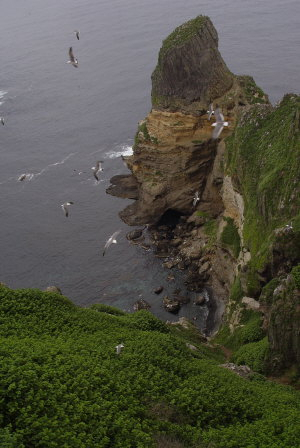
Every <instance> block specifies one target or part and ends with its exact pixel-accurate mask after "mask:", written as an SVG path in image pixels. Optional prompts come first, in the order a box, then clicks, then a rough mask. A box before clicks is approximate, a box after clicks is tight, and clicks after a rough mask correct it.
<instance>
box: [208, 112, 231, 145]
mask: <svg viewBox="0 0 300 448" xmlns="http://www.w3.org/2000/svg"><path fill="white" fill-rule="evenodd" d="M215 117H216V122H215V123H213V124H212V126H214V127H215V129H214V130H213V133H212V139H214V140H216V139H217V138H218V137H219V135H220V134H221V132H222V130H223V128H224V126H228V125H229V122H228V121H224V115H223V114H222V112H221V109H220V108H219V107H217V108H216V110H215Z"/></svg>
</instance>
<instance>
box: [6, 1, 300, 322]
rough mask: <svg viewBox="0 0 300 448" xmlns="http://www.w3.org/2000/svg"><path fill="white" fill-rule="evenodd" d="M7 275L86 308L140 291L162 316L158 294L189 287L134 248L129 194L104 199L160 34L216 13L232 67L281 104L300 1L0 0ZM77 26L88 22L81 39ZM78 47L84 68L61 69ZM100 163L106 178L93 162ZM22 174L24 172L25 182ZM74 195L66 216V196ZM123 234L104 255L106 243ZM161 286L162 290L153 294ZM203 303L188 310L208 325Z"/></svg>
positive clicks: (295, 65)
mask: <svg viewBox="0 0 300 448" xmlns="http://www.w3.org/2000/svg"><path fill="white" fill-rule="evenodd" d="M1 5H2V6H1V16H0V24H1V26H0V56H1V66H0V117H3V118H4V121H5V125H4V126H2V125H1V123H0V225H1V233H0V236H1V240H0V281H1V282H4V283H6V284H7V285H8V286H10V287H12V288H31V287H34V288H41V289H44V288H46V287H47V286H49V285H57V286H59V287H60V288H61V290H62V292H63V294H64V295H66V296H67V297H69V298H70V299H71V300H72V301H73V302H74V303H76V304H78V305H80V306H89V305H91V304H93V303H106V304H109V305H112V306H116V307H118V308H121V309H123V310H128V311H132V310H133V304H134V302H135V301H136V300H138V299H139V298H143V299H145V300H147V301H148V302H149V303H150V304H151V306H152V308H151V309H152V311H153V312H154V314H156V315H157V316H158V317H160V318H162V319H164V320H166V319H168V320H173V319H177V318H178V316H173V315H171V314H170V313H167V312H166V311H165V310H164V309H163V307H162V296H163V295H170V294H172V292H173V291H174V290H175V289H181V291H182V294H186V293H187V292H186V291H185V286H184V273H182V272H175V273H174V277H175V280H170V278H169V280H168V276H169V274H170V271H167V270H166V269H164V268H163V267H162V260H161V259H158V258H156V257H155V256H154V254H153V252H152V251H151V250H149V251H145V250H144V249H142V248H140V247H138V246H136V245H132V244H130V243H129V242H128V241H127V239H126V238H125V235H126V233H127V232H128V231H130V230H132V228H129V227H128V226H126V225H125V224H124V223H123V222H122V221H121V220H120V218H119V216H118V213H119V211H120V210H122V209H123V208H124V207H125V206H126V205H127V204H129V203H130V201H129V200H124V199H120V198H116V197H112V196H109V195H107V194H106V188H107V187H108V186H109V180H110V178H111V177H112V176H115V175H117V174H126V173H128V170H127V168H126V167H125V166H124V164H123V161H122V159H121V155H129V154H131V152H132V144H133V139H134V135H135V132H136V129H137V124H138V121H139V120H141V119H143V118H144V117H145V116H146V115H147V113H148V112H149V110H150V108H151V102H150V92H151V73H152V71H153V69H154V67H155V65H156V62H157V56H158V51H159V49H160V47H161V42H162V40H163V39H164V38H166V37H167V35H168V34H169V33H170V32H171V31H172V30H173V29H174V28H175V27H177V26H178V25H180V24H182V23H183V22H185V21H187V20H189V19H192V18H194V17H196V16H197V15H199V14H203V15H208V16H209V17H210V18H211V20H212V21H213V23H214V26H215V27H216V29H217V31H218V35H219V49H220V51H221V54H222V56H223V58H224V60H225V62H226V64H227V65H228V67H229V69H230V70H231V71H232V72H233V73H236V74H248V75H251V76H253V77H254V79H255V81H256V82H257V84H258V85H259V86H260V87H262V88H263V89H264V90H265V92H266V93H267V94H268V95H269V98H270V100H271V101H272V103H276V102H277V101H279V100H280V99H281V98H282V96H283V95H284V94H285V93H288V92H294V93H299V79H300V78H299V73H300V55H299V52H300V50H299V49H300V33H299V23H300V3H299V0H285V1H284V2H283V1H282V0H264V1H261V0H209V1H208V0H184V1H183V0H152V1H148V0H43V1H41V0H10V1H9V2H4V1H3V0H1ZM74 30H79V31H80V40H77V38H76V35H75V34H74ZM70 46H72V48H73V52H74V55H75V57H76V58H77V59H78V61H79V66H78V68H75V67H73V66H72V65H70V64H66V61H67V60H68V56H69V55H68V51H69V47H70ZM97 160H102V161H103V168H104V170H103V172H102V173H101V174H100V181H99V182H97V181H96V179H95V178H94V177H93V173H92V169H91V168H92V167H93V166H94V164H95V162H96V161H97ZM22 174H28V176H27V177H26V179H25V180H23V181H18V178H19V177H20V175H22ZM66 201H72V202H74V204H73V205H72V206H70V209H69V211H70V213H69V217H68V218H66V217H65V215H64V213H63V210H62V208H61V204H62V203H64V202H66ZM117 230H121V233H120V235H119V237H118V244H115V245H112V246H111V247H110V248H109V249H108V250H107V253H106V254H105V256H103V255H102V251H103V246H104V244H105V241H106V240H107V238H108V237H109V236H110V235H111V234H112V233H113V232H115V231H117ZM159 286H164V291H163V293H162V295H160V296H157V295H156V294H154V293H153V290H154V289H155V288H157V287H159ZM207 314H208V307H207V306H204V307H199V306H198V307H197V306H195V305H193V301H191V303H190V304H189V305H187V306H185V307H183V308H182V310H181V311H180V313H179V316H187V317H189V318H196V319H197V322H198V324H199V326H200V327H201V328H204V327H205V321H206V317H207Z"/></svg>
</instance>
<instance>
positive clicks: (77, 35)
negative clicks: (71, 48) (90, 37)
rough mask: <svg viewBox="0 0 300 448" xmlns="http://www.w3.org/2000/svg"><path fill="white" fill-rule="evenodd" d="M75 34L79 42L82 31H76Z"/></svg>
mask: <svg viewBox="0 0 300 448" xmlns="http://www.w3.org/2000/svg"><path fill="white" fill-rule="evenodd" d="M73 33H74V34H75V36H76V37H77V39H78V40H79V34H80V31H79V30H74V31H73Z"/></svg>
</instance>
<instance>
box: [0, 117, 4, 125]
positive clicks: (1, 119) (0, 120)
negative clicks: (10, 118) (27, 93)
mask: <svg viewBox="0 0 300 448" xmlns="http://www.w3.org/2000/svg"><path fill="white" fill-rule="evenodd" d="M0 122H1V123H2V124H3V126H4V118H3V117H0Z"/></svg>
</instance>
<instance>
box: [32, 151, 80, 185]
mask: <svg viewBox="0 0 300 448" xmlns="http://www.w3.org/2000/svg"><path fill="white" fill-rule="evenodd" d="M75 154H76V152H71V153H70V154H68V155H67V156H66V157H64V158H63V159H62V160H61V161H60V162H54V163H50V164H49V165H47V166H46V167H45V168H43V169H42V170H41V171H40V172H39V173H36V174H34V175H33V177H37V176H40V175H41V174H43V173H44V172H45V171H48V169H49V168H51V166H57V165H63V164H64V163H65V162H66V161H67V160H68V159H69V158H70V157H72V156H74V155H75ZM30 180H31V179H30Z"/></svg>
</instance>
